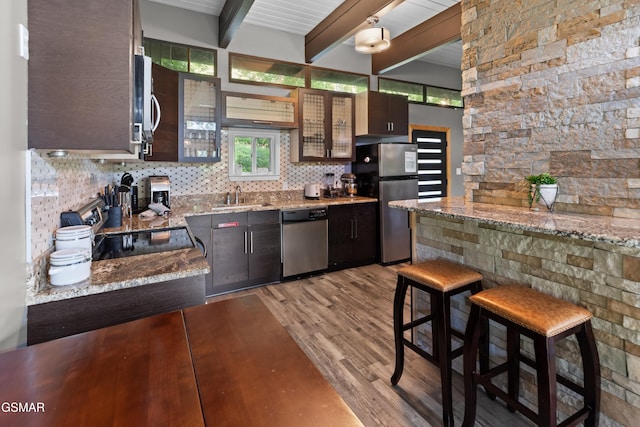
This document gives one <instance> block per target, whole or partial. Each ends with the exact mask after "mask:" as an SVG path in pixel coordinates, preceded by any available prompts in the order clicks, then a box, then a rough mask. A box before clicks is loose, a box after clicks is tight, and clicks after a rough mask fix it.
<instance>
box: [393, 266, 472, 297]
mask: <svg viewBox="0 0 640 427" xmlns="http://www.w3.org/2000/svg"><path fill="white" fill-rule="evenodd" d="M398 275H400V276H404V277H406V278H407V279H410V280H413V281H414V282H418V283H420V284H422V285H424V286H428V287H430V288H433V289H436V290H438V291H440V292H448V291H450V290H453V289H457V288H460V287H462V286H466V285H468V284H470V283H474V282H479V281H481V280H482V274H480V273H478V272H477V271H473V270H471V269H469V268H467V267H465V266H463V265H460V264H456V263H454V262H450V261H447V260H445V259H438V260H429V261H423V262H421V263H420V264H414V265H410V266H408V267H404V268H402V269H400V270H398Z"/></svg>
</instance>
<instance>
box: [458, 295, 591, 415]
mask: <svg viewBox="0 0 640 427" xmlns="http://www.w3.org/2000/svg"><path fill="white" fill-rule="evenodd" d="M469 301H470V302H471V310H470V312H469V319H468V321H467V329H466V331H465V336H464V359H463V364H464V391H465V399H464V401H465V403H464V421H463V423H462V427H473V426H474V425H475V420H476V400H477V399H476V398H477V389H478V385H481V386H482V387H484V389H485V390H486V391H487V394H488V395H489V397H491V398H494V399H495V398H496V397H497V398H500V399H501V400H502V401H504V402H505V403H506V404H507V408H508V409H509V410H510V411H512V412H513V411H518V412H520V413H522V414H523V415H524V416H526V417H527V418H529V419H530V420H531V421H533V422H534V423H535V424H536V425H537V426H540V427H556V426H562V427H572V426H576V425H583V426H584V427H597V426H598V420H599V416H600V358H599V356H598V346H597V345H596V339H595V335H594V334H593V327H592V325H591V318H592V315H591V313H590V312H589V311H588V310H586V309H584V308H582V307H578V306H577V305H574V304H571V303H570V302H568V301H563V300H561V299H558V298H555V297H553V296H551V295H547V294H544V293H542V292H539V291H536V290H534V289H531V288H529V287H526V286H518V285H502V286H497V287H495V288H491V289H486V290H484V291H481V292H477V293H475V294H474V295H472V296H471V297H470V298H469ZM490 321H491V322H493V323H498V324H499V325H502V326H503V327H504V328H505V329H506V346H505V349H506V351H507V357H506V360H504V361H501V363H498V364H497V365H495V366H492V367H491V369H486V368H487V365H486V364H485V366H484V367H483V366H482V357H483V353H486V346H487V342H488V341H489V340H490V327H491V326H490V323H491V322H490ZM522 336H524V337H527V338H529V339H530V340H531V341H532V344H533V357H531V354H530V352H526V353H523V352H522V351H521V347H520V346H521V337H522ZM571 336H573V337H575V339H576V341H577V343H578V349H579V356H580V357H581V358H582V381H581V384H580V382H579V381H578V382H576V381H575V380H574V379H573V378H570V377H568V376H566V375H561V373H559V372H558V371H557V369H556V348H557V343H558V342H560V341H561V340H563V339H565V338H568V337H571ZM478 355H480V360H481V364H480V368H479V369H478V364H477V358H478ZM521 364H525V365H528V366H529V367H530V368H532V369H533V370H534V372H535V379H536V381H535V385H536V388H537V407H538V408H537V412H536V411H535V410H534V408H531V407H530V406H529V405H525V404H524V402H523V401H521V400H520V389H521V387H520V373H521V369H520V365H521ZM502 374H506V377H507V378H506V379H507V381H506V384H505V383H504V382H502V384H500V383H498V382H494V381H493V379H494V378H495V377H497V376H501V375H502ZM558 384H561V385H562V386H564V387H566V388H568V389H570V390H572V391H573V392H574V393H575V394H576V395H577V396H579V397H582V399H580V398H578V399H576V401H575V404H576V406H577V411H575V412H574V413H573V414H570V415H569V416H566V415H565V414H563V413H562V412H563V411H558V392H559V390H558ZM505 386H506V387H505ZM580 400H582V402H580ZM580 403H582V405H580ZM560 417H562V418H564V419H563V420H562V421H561V422H559V418H560Z"/></svg>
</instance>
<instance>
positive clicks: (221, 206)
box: [211, 203, 273, 211]
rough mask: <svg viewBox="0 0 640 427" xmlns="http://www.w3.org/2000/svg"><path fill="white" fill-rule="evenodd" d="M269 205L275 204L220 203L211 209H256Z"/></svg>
mask: <svg viewBox="0 0 640 427" xmlns="http://www.w3.org/2000/svg"><path fill="white" fill-rule="evenodd" d="M267 206H273V204H271V203H238V204H235V203H232V204H230V205H227V204H219V205H214V206H213V207H212V208H211V210H213V211H224V210H230V209H255V208H262V207H267Z"/></svg>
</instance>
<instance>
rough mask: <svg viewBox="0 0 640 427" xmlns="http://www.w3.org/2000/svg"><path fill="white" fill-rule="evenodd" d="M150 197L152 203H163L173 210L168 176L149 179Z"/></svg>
mask: <svg viewBox="0 0 640 427" xmlns="http://www.w3.org/2000/svg"><path fill="white" fill-rule="evenodd" d="M149 197H150V199H151V200H150V203H161V204H163V205H165V206H166V207H168V208H171V204H170V202H171V200H170V198H171V182H170V181H169V177H168V176H161V175H158V176H150V177H149Z"/></svg>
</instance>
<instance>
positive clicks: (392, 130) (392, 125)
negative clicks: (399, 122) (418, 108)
mask: <svg viewBox="0 0 640 427" xmlns="http://www.w3.org/2000/svg"><path fill="white" fill-rule="evenodd" d="M391 132H393V122H391Z"/></svg>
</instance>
